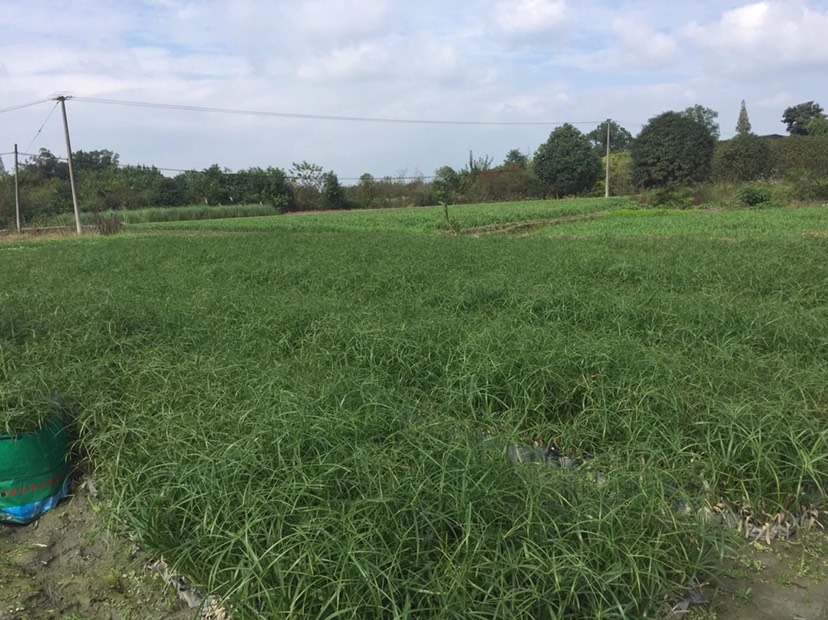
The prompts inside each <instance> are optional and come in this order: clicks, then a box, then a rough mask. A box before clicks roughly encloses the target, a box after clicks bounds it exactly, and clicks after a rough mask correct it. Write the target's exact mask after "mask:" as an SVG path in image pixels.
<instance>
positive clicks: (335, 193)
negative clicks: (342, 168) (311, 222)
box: [321, 172, 349, 209]
mask: <svg viewBox="0 0 828 620" xmlns="http://www.w3.org/2000/svg"><path fill="white" fill-rule="evenodd" d="M321 205H322V208H323V209H347V208H349V207H348V202H347V201H346V199H345V192H344V191H343V190H342V186H341V185H340V184H339V179H338V178H337V176H336V174H335V173H334V172H326V173H325V174H324V176H323V178H322V196H321Z"/></svg>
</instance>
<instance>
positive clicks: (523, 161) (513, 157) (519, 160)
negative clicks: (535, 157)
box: [503, 149, 529, 170]
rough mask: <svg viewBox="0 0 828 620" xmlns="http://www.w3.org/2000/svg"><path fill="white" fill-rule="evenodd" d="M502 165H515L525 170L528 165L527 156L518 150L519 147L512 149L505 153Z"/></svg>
mask: <svg viewBox="0 0 828 620" xmlns="http://www.w3.org/2000/svg"><path fill="white" fill-rule="evenodd" d="M503 165H504V166H509V165H513V166H517V167H518V168H520V169H521V170H526V168H527V167H528V166H529V157H528V156H526V155H524V154H523V153H521V152H520V149H512V150H511V151H509V152H508V153H506V158H505V159H504V160H503Z"/></svg>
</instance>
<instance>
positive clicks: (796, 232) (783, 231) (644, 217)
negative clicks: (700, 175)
mask: <svg viewBox="0 0 828 620" xmlns="http://www.w3.org/2000/svg"><path fill="white" fill-rule="evenodd" d="M808 233H813V234H817V235H820V234H821V235H827V234H828V207H825V206H820V207H816V206H815V207H802V208H796V209H793V208H768V209H764V210H730V211H705V210H693V211H680V210H671V209H643V210H638V211H630V210H626V209H624V210H619V211H615V212H611V213H607V214H606V216H605V217H603V218H601V220H600V221H593V222H573V223H565V224H562V225H560V226H555V227H552V228H547V229H544V230H543V231H542V232H541V233H540V234H542V235H545V236H551V237H579V238H583V237H611V238H630V237H633V238H646V237H663V238H684V237H701V238H708V239H779V238H796V237H801V236H802V235H805V234H808Z"/></svg>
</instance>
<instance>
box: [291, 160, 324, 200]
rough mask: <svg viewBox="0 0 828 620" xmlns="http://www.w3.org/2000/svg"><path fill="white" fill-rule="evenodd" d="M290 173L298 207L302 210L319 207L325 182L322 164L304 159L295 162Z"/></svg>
mask: <svg viewBox="0 0 828 620" xmlns="http://www.w3.org/2000/svg"><path fill="white" fill-rule="evenodd" d="M289 174H290V181H291V184H292V185H293V197H294V201H295V204H296V208H297V209H299V210H300V211H308V210H311V209H318V208H319V201H320V195H321V193H322V187H323V186H324V184H325V170H324V169H323V168H322V166H319V165H317V164H310V163H308V162H306V161H302V162H299V163H294V164H293V166H292V167H291V169H290V173H289Z"/></svg>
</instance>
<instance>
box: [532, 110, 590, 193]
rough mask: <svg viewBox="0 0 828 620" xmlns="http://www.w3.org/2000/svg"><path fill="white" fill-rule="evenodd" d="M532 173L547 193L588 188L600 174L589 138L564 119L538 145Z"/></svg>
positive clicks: (580, 190) (569, 191) (582, 191)
mask: <svg viewBox="0 0 828 620" xmlns="http://www.w3.org/2000/svg"><path fill="white" fill-rule="evenodd" d="M533 167H534V171H535V174H536V175H537V178H538V180H539V182H540V185H541V188H542V190H543V192H544V194H545V195H547V196H556V197H561V196H575V195H578V194H583V193H585V192H588V191H590V190H591V189H592V188H593V187H594V186H595V183H596V182H597V181H598V179H599V177H600V176H601V160H600V157H599V156H598V155H597V154H596V153H595V151H594V150H593V149H592V146H591V145H590V142H589V139H588V138H587V137H586V136H584V135H583V134H582V133H581V132H580V131H579V130H578V129H577V128H576V127H574V126H573V125H571V124H569V123H566V124H564V125H561V126H560V127H558V128H556V129H555V130H554V131H552V133H551V134H550V135H549V139H548V140H547V141H546V142H544V143H543V144H541V145H540V147H538V151H537V153H535V157H534V160H533Z"/></svg>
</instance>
